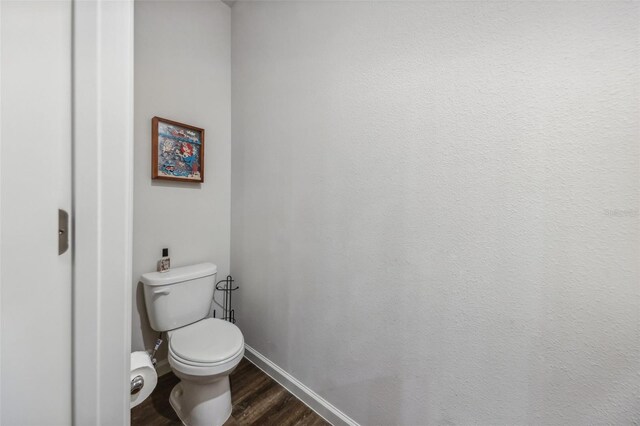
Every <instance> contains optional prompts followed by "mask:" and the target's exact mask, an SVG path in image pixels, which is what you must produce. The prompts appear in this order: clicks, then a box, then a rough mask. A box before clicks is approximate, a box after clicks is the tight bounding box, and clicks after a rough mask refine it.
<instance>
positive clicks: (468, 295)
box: [231, 2, 640, 425]
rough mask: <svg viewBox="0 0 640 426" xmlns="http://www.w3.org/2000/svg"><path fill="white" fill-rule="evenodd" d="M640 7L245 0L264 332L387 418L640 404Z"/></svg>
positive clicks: (235, 170) (604, 417)
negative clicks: (639, 208)
mask: <svg viewBox="0 0 640 426" xmlns="http://www.w3.org/2000/svg"><path fill="white" fill-rule="evenodd" d="M639 6H640V5H639V4H638V3H621V2H615V3H613V2H589V3H585V2H580V3H574V2H544V3H543V2H513V3H508V2H495V3H488V2H238V3H236V4H235V5H234V7H233V16H232V52H233V55H232V72H233V76H232V93H233V103H232V105H233V108H232V114H233V124H232V128H233V148H232V153H233V155H232V238H231V242H232V256H231V257H232V269H233V273H234V274H235V276H236V278H237V279H238V281H239V283H240V285H241V291H240V292H239V296H238V298H237V299H234V300H237V301H238V315H239V324H240V326H241V328H242V330H243V332H244V333H245V337H246V341H247V343H248V344H250V345H252V346H253V347H255V348H256V349H257V350H259V351H260V352H261V353H263V354H264V355H266V356H267V357H268V358H270V359H271V360H272V361H274V362H275V363H277V364H278V365H280V366H281V367H283V368H284V369H285V370H286V371H288V372H289V373H291V374H292V375H293V376H295V377H296V378H298V379H299V380H301V381H302V382H303V383H305V384H306V385H308V386H309V387H310V388H311V389H313V390H314V391H316V392H317V393H319V394H320V395H322V396H323V397H325V398H326V399H327V400H328V401H330V402H331V403H333V404H334V405H336V406H337V407H338V408H340V409H341V410H343V411H344V412H345V413H346V414H348V415H350V416H351V417H352V418H353V419H355V420H356V421H358V422H361V423H362V424H367V425H375V424H378V425H382V424H384V425H388V424H405V425H409V424H427V423H428V424H471V423H479V424H524V423H530V424H563V425H564V424H598V423H613V424H628V423H631V422H634V421H635V422H637V421H639V420H640V405H639V404H638V401H639V399H638V398H640V386H638V383H639V376H638V371H639V369H640V331H639V330H640V289H639V286H638V272H639V271H638V269H639V267H638V260H639V256H638V255H639V250H638V237H639V235H638V230H639V229H638V224H639V218H638V205H639V203H638V202H639V194H638V178H639V169H640V167H639V159H640V156H639V142H638V141H639V137H640V132H639V130H640V126H639V122H638V117H639V112H640V111H639V107H638V99H639V96H640V93H639V83H640V78H639V77H640V63H639V60H638V58H639V54H640V51H639V48H638V40H639V39H638V28H639V27H638V26H639V22H640V21H639V19H638V18H639V16H638V15H639V13H638V8H639Z"/></svg>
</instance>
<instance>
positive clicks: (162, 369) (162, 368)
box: [156, 359, 171, 377]
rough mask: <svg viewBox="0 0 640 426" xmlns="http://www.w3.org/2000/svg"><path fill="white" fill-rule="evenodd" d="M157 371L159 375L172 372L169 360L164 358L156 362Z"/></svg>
mask: <svg viewBox="0 0 640 426" xmlns="http://www.w3.org/2000/svg"><path fill="white" fill-rule="evenodd" d="M156 373H157V374H158V377H160V376H164V375H165V374H167V373H171V366H170V365H169V360H167V359H163V360H160V361H158V363H157V364H156Z"/></svg>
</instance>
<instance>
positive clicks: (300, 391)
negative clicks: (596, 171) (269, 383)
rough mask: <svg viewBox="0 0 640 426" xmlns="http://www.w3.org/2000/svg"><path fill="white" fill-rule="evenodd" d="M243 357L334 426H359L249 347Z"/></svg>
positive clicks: (246, 347) (247, 346) (246, 346)
mask: <svg viewBox="0 0 640 426" xmlns="http://www.w3.org/2000/svg"><path fill="white" fill-rule="evenodd" d="M244 347H245V354H244V355H245V357H246V358H247V359H248V360H249V361H251V362H252V363H253V364H254V365H255V366H256V367H258V368H259V369H260V370H262V371H264V372H265V373H266V374H267V375H268V376H270V377H271V378H272V379H273V380H275V381H276V382H278V383H279V384H280V385H282V387H284V388H285V389H286V390H288V391H289V392H291V393H292V394H293V395H294V396H295V397H296V398H298V399H299V400H300V401H302V402H304V403H305V404H306V405H307V406H309V408H311V409H312V410H313V411H315V412H316V413H318V415H320V416H321V417H322V418H324V419H325V420H326V421H328V422H329V423H331V424H332V425H334V426H338V425H348V426H359V425H358V423H356V422H355V421H354V420H353V419H351V418H350V417H349V416H347V415H346V414H344V413H343V412H342V411H340V410H338V409H337V408H336V407H334V406H333V405H331V403H329V402H328V401H327V400H326V399H324V398H322V397H321V396H320V395H318V394H317V393H315V392H314V391H312V390H311V389H309V388H308V387H306V386H305V385H304V384H302V383H301V382H300V381H299V380H298V379H296V378H295V377H293V376H292V375H291V374H289V373H287V372H286V371H284V370H283V369H282V368H280V367H278V365H276V364H275V363H274V362H272V361H271V360H270V359H269V358H267V357H265V356H264V355H262V354H261V353H260V352H258V351H257V350H255V349H253V348H252V347H251V346H249V345H247V344H245V345H244Z"/></svg>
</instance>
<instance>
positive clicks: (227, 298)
mask: <svg viewBox="0 0 640 426" xmlns="http://www.w3.org/2000/svg"><path fill="white" fill-rule="evenodd" d="M239 288H240V287H239V286H235V287H234V286H233V278H232V277H231V275H227V278H226V279H224V280H221V281H218V282H217V283H216V291H221V292H223V293H224V301H223V303H222V315H223V316H222V318H220V319H223V320H225V321H229V322H231V323H233V324H235V323H236V313H235V310H234V309H232V308H231V293H233V292H234V291H236V290H237V289H239ZM218 306H220V305H219V304H218ZM213 317H214V318H215V317H216V311H215V309H214V310H213Z"/></svg>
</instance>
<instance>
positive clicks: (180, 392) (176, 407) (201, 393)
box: [169, 376, 231, 426]
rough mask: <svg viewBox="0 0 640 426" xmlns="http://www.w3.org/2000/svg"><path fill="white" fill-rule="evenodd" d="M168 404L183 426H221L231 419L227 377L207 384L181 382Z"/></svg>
mask: <svg viewBox="0 0 640 426" xmlns="http://www.w3.org/2000/svg"><path fill="white" fill-rule="evenodd" d="M169 403H170V404H171V407H172V408H173V411H175V412H176V414H177V415H178V417H179V418H180V421H181V422H182V424H184V425H185V426H222V425H223V424H224V422H226V421H227V420H228V419H229V417H231V389H230V388H229V376H224V377H222V378H220V379H219V380H216V381H214V382H208V383H196V382H189V381H185V380H182V381H180V383H178V384H177V385H175V386H174V388H173V389H172V390H171V395H170V397H169Z"/></svg>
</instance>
